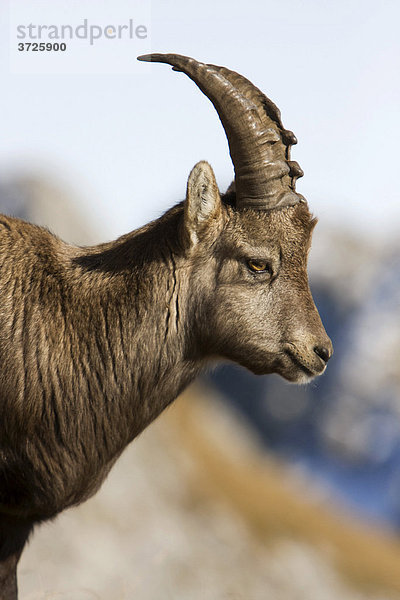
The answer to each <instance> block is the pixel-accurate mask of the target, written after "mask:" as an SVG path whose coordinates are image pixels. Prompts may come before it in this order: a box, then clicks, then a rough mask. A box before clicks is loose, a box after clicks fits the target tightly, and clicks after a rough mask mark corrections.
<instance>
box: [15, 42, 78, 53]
mask: <svg viewBox="0 0 400 600" xmlns="http://www.w3.org/2000/svg"><path fill="white" fill-rule="evenodd" d="M66 49H67V45H66V44H65V43H64V42H61V44H59V43H58V42H54V43H52V42H47V43H44V42H40V43H37V42H25V43H22V42H21V43H20V44H18V50H19V51H20V52H24V51H25V52H51V51H54V52H59V51H61V52H65V50H66Z"/></svg>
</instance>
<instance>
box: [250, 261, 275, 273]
mask: <svg viewBox="0 0 400 600" xmlns="http://www.w3.org/2000/svg"><path fill="white" fill-rule="evenodd" d="M247 266H248V267H249V269H250V270H251V271H253V272H254V273H270V272H271V267H270V265H269V263H268V262H267V261H266V260H248V261H247Z"/></svg>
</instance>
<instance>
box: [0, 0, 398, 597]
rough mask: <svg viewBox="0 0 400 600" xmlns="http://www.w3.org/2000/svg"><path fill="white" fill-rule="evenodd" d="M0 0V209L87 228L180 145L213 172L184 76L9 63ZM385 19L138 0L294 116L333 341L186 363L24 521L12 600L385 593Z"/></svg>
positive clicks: (137, 207) (163, 179)
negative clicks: (317, 361)
mask: <svg viewBox="0 0 400 600" xmlns="http://www.w3.org/2000/svg"><path fill="white" fill-rule="evenodd" d="M71 2H75V0H71ZM61 4H63V5H65V2H64V3H62V2H60V6H61ZM103 4H104V2H99V6H100V5H103ZM119 4H120V5H123V6H124V9H125V10H126V8H127V7H128V8H129V5H130V2H129V0H119V2H118V1H117V2H116V3H115V6H114V9H113V10H114V11H115V18H116V20H118V6H119ZM131 4H132V10H134V3H133V2H132V3H131ZM5 6H6V5H5V4H4V9H3V10H2V11H1V13H0V15H1V23H0V25H1V28H2V29H1V30H2V32H3V33H4V36H3V37H2V39H3V41H2V42H1V48H2V52H1V56H0V68H1V74H2V80H3V85H2V94H1V102H2V114H3V120H2V136H1V138H0V210H1V211H2V212H5V213H7V214H12V215H16V216H19V217H22V218H26V219H28V220H32V221H35V222H37V223H40V224H43V225H46V226H48V227H50V229H51V230H52V231H54V232H55V233H57V234H58V235H59V236H61V237H63V238H64V239H66V240H68V241H71V242H73V243H77V244H92V243H96V242H100V241H104V240H106V239H112V238H114V237H116V236H118V235H120V234H122V233H125V232H126V231H128V230H131V229H134V228H136V227H138V226H140V225H141V224H143V223H145V222H146V221H148V220H150V219H153V218H157V217H158V216H159V215H160V214H161V213H162V212H163V211H164V210H166V209H168V208H169V207H170V206H172V204H174V203H175V202H176V201H178V200H180V199H182V198H183V197H184V194H185V186H186V179H187V175H188V173H189V171H190V169H191V168H192V166H193V165H194V164H195V163H196V162H197V161H198V160H201V159H207V160H208V161H209V162H210V163H211V164H212V166H213V167H214V170H215V172H216V175H217V179H218V181H219V184H220V188H221V190H225V188H226V187H227V186H228V185H229V183H230V181H231V179H232V175H233V171H232V167H231V163H230V159H229V153H228V148H227V143H226V140H225V136H224V133H223V129H222V127H221V125H220V122H219V120H218V117H217V115H216V113H215V111H214V109H213V107H212V105H211V103H210V102H209V101H208V100H207V99H205V98H204V96H202V94H201V93H200V92H199V90H198V89H197V88H196V87H195V86H194V84H193V83H192V82H191V81H190V80H188V79H187V78H185V77H184V76H182V75H180V74H177V73H173V72H171V70H170V69H169V68H168V67H167V66H165V65H151V69H150V70H148V69H146V72H144V73H143V74H142V73H141V72H140V71H139V72H135V73H133V74H129V75H128V74H127V75H124V74H118V75H115V74H113V73H108V74H103V75H101V74H97V75H94V74H88V75H82V74H80V75H78V74H76V75H74V74H69V75H67V76H66V75H63V76H61V75H56V74H55V75H45V74H43V75H37V74H29V73H28V74H25V75H17V74H15V73H11V72H10V69H9V66H8V63H7V51H6V47H5V44H6V42H5V41H4V40H6V39H8V36H7V23H8V21H7V19H8V15H7V10H5ZM399 17H400V8H399V5H398V3H397V2H395V1H394V0H393V1H385V2H381V3H377V2H369V1H364V2H361V1H355V0H350V1H346V2H345V1H344V0H339V1H337V2H335V3H328V2H321V1H317V0H304V1H302V2H300V1H299V0H297V1H295V0H288V1H287V2H284V3H282V2H279V1H278V0H265V1H263V2H261V0H260V1H255V0H249V1H248V2H246V3H245V4H243V3H232V2H227V1H226V0H223V1H221V2H219V3H218V4H217V3H215V2H211V0H203V2H202V3H201V5H200V4H198V3H191V2H188V1H186V2H185V3H184V2H183V1H181V0H177V1H174V3H171V2H165V1H164V2H163V1H162V0H153V2H152V3H151V21H150V24H149V33H150V36H151V39H150V41H151V48H152V50H154V51H157V52H178V53H181V54H187V55H189V56H194V57H195V58H197V59H199V60H203V61H205V62H212V63H216V64H222V65H225V66H228V67H230V68H232V69H234V70H237V71H239V72H240V73H242V74H244V75H245V76H247V77H248V78H249V79H251V80H252V81H253V82H254V83H255V84H256V85H257V86H258V87H260V88H261V89H262V90H263V91H264V92H265V93H267V95H269V96H270V97H271V99H273V100H274V101H275V102H276V103H277V105H278V106H279V107H280V109H281V111H282V117H283V122H284V124H285V126H286V127H288V128H289V129H293V130H294V132H295V133H296V135H297V137H298V139H299V145H298V146H297V147H296V148H294V152H293V156H294V159H295V160H297V161H298V162H299V163H300V165H301V166H302V168H303V170H304V171H305V177H304V179H302V180H300V181H299V182H298V185H297V189H298V190H299V192H300V193H302V194H304V195H305V196H306V198H307V199H308V201H309V204H310V207H311V209H312V211H313V212H314V214H315V215H316V216H318V217H319V224H318V226H317V228H316V230H315V234H314V241H313V247H312V251H311V255H310V269H309V270H310V279H311V287H312V291H313V294H314V298H315V300H316V304H317V306H318V308H319V310H320V313H321V316H322V320H323V322H324V324H325V326H326V329H327V331H328V333H329V335H330V336H331V338H332V340H333V343H334V347H335V354H334V356H333V358H332V360H331V361H330V363H329V367H328V369H327V372H326V374H325V375H323V376H322V377H321V378H319V379H318V380H317V381H315V382H313V383H312V384H310V385H308V386H301V387H297V386H293V385H288V384H286V383H285V382H284V381H283V380H282V379H280V378H279V377H276V376H269V377H255V376H252V375H251V374H250V373H248V372H246V371H244V370H243V369H240V368H237V367H234V366H232V365H229V366H221V367H220V368H218V369H217V370H216V371H215V372H213V373H212V374H211V375H208V376H207V377H206V378H203V379H202V380H201V381H198V382H196V384H195V385H194V386H192V387H191V388H190V389H189V390H188V391H187V392H185V393H184V395H183V396H182V397H181V398H180V399H178V400H177V402H176V403H175V404H174V405H173V406H172V407H171V408H170V409H168V411H167V412H166V413H164V414H163V415H162V417H161V418H160V419H158V420H157V422H156V423H154V424H153V425H152V426H151V427H150V428H149V429H148V430H147V431H146V432H144V434H142V435H141V436H140V438H139V439H138V440H136V441H135V442H134V444H132V445H131V447H129V448H128V449H127V451H126V452H125V453H124V455H123V456H122V458H121V459H120V461H119V462H118V463H117V465H116V466H115V467H114V469H113V471H112V472H111V474H110V476H109V478H108V480H107V481H106V483H105V485H104V486H103V488H102V490H101V491H100V493H99V494H97V496H96V497H95V498H93V499H92V500H90V501H88V502H87V503H85V504H84V505H82V506H81V507H79V508H78V509H74V510H70V511H68V512H67V513H65V514H64V515H62V516H61V517H60V518H58V519H57V520H56V521H55V522H54V523H53V524H48V525H45V526H43V527H42V528H41V529H39V530H38V531H37V532H36V534H35V536H34V537H33V540H32V542H31V544H30V545H29V547H28V549H27V550H26V552H25V554H24V556H23V559H22V561H21V566H20V589H21V598H22V600H35V599H37V600H39V599H43V598H46V599H52V598H63V599H69V600H72V599H74V600H80V599H82V600H86V599H89V598H100V599H104V600H114V599H116V600H122V599H127V600H130V599H131V598H140V599H143V600H153V599H154V600H158V599H164V598H165V599H169V598H171V599H172V598H173V599H179V600H181V599H182V600H197V599H199V600H203V599H204V600H219V599H225V598H226V599H228V598H229V599H237V600H258V599H260V600H264V599H274V600H275V599H276V600H297V599H299V600H300V599H301V600H303V599H304V600H305V599H307V600H308V599H309V598H315V599H316V600H319V599H321V600H325V599H326V600H330V599H332V600H333V599H335V600H336V599H337V598H342V599H345V600H347V599H348V600H359V599H360V600H361V599H365V598H366V599H370V600H372V599H373V600H383V599H388V600H389V599H391V598H400V242H399V237H398V229H399V223H400V202H399V191H398V183H397V181H396V179H395V176H396V172H397V170H398V168H397V156H396V150H397V140H398V137H399V133H400V132H399V118H398V106H399V100H400V98H399V95H400V94H399V78H398V72H399V45H400V44H399V37H398V26H397V24H398V20H399ZM94 51H95V50H94ZM132 60H135V57H134V56H132ZM395 109H396V110H395Z"/></svg>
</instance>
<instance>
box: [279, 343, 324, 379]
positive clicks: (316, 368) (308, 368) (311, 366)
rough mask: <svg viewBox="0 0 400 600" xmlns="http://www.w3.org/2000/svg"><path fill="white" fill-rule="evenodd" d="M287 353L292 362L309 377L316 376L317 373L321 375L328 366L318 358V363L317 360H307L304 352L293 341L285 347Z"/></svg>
mask: <svg viewBox="0 0 400 600" xmlns="http://www.w3.org/2000/svg"><path fill="white" fill-rule="evenodd" d="M285 353H286V354H287V356H288V357H289V358H290V360H291V362H292V363H293V364H294V365H295V366H296V367H297V368H298V369H299V370H300V371H301V372H302V373H303V374H305V375H306V376H307V378H310V379H311V378H313V377H316V376H317V375H321V374H322V373H323V372H324V371H325V368H326V363H323V361H322V360H318V364H317V361H313V362H311V361H309V360H307V358H306V357H305V356H304V354H303V353H301V352H300V351H299V350H298V348H297V347H296V346H295V345H294V344H292V343H290V342H289V343H288V344H287V346H286V348H285Z"/></svg>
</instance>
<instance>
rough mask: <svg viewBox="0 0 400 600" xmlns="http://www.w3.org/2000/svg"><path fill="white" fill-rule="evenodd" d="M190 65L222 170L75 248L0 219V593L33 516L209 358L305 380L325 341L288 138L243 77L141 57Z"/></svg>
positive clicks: (83, 482) (90, 480)
mask: <svg viewBox="0 0 400 600" xmlns="http://www.w3.org/2000/svg"><path fill="white" fill-rule="evenodd" d="M141 59H142V60H152V61H160V62H167V63H170V64H171V65H173V66H174V68H175V70H178V71H183V72H184V73H186V74H187V75H189V77H191V78H192V79H193V80H194V81H195V82H196V83H197V85H198V86H199V87H200V89H201V90H202V91H203V92H204V93H205V94H206V95H207V96H208V97H209V98H210V99H211V101H212V102H213V104H214V106H215V107H216V109H217V111H218V114H219V116H220V118H221V121H222V124H223V126H224V128H225V131H226V133H227V137H228V141H229V148H230V152H231V156H232V160H233V163H234V167H235V181H234V183H233V184H232V185H231V187H230V189H229V190H228V192H227V193H226V194H224V195H223V196H222V197H221V196H220V193H219V191H218V186H217V184H216V181H215V177H214V173H213V171H212V169H211V167H210V165H209V164H208V163H206V162H200V163H198V164H197V165H196V166H195V167H194V169H193V170H192V172H191V174H190V176H189V180H188V184H187V194H186V200H185V201H184V202H182V203H180V204H178V205H177V206H175V207H174V208H172V209H171V210H169V211H168V212H167V213H166V214H165V215H163V216H162V217H161V218H160V219H157V220H156V221H154V222H152V223H149V224H148V225H146V226H145V227H143V228H142V229H139V230H137V231H133V232H131V233H128V234H127V235H125V236H122V237H121V238H119V239H117V240H115V241H113V242H110V243H106V244H100V245H98V246H93V247H90V248H78V247H73V246H69V245H68V244H65V243H64V242H62V241H61V240H59V239H58V238H56V237H55V236H53V235H52V234H51V233H50V232H49V231H47V230H45V229H42V228H40V227H37V226H34V225H31V224H29V223H25V222H23V221H20V220H18V219H12V218H8V217H2V218H1V219H0V364H1V371H0V597H1V599H2V600H15V598H16V597H17V587H16V575H15V573H16V571H15V569H16V565H17V562H18V559H19V556H20V554H21V552H22V549H23V547H24V544H25V542H26V540H27V538H28V536H29V534H30V532H31V531H32V528H33V527H34V525H35V524H36V523H40V522H41V521H45V520H46V519H49V518H52V517H54V516H55V515H56V514H57V513H59V512H60V511H62V510H63V509H65V508H67V507H68V506H72V505H74V504H78V503H79V502H82V501H83V500H85V499H86V498H88V497H89V496H90V495H92V494H93V493H95V491H96V490H97V489H98V487H99V486H100V485H101V483H102V481H103V480H104V478H105V477H106V475H107V473H108V472H109V470H110V468H111V466H112V464H113V463H114V462H115V460H116V459H117V457H118V456H119V455H120V453H121V452H122V451H123V449H124V448H125V446H126V445H127V444H128V443H129V442H131V441H132V440H133V439H134V437H135V436H136V435H138V434H139V433H140V432H141V431H142V430H143V429H144V428H145V427H147V425H148V424H149V423H151V421H153V420H154V419H155V418H156V417H157V416H158V415H159V414H160V412H162V410H163V409H164V408H165V407H166V406H168V404H170V403H171V402H172V401H173V400H174V399H175V398H176V396H177V395H178V394H179V392H180V391H181V390H182V389H183V388H184V387H185V386H187V385H188V384H189V383H190V382H191V381H192V380H193V378H194V377H195V376H196V375H197V374H198V373H199V372H200V371H201V369H202V368H203V367H204V365H205V364H206V363H207V362H208V361H210V360H212V359H214V358H215V357H220V358H225V359H230V360H233V361H236V362H238V363H240V364H241V365H244V366H245V367H247V368H248V369H250V370H251V371H253V372H254V373H259V374H265V373H279V374H280V375H282V376H283V377H285V378H286V379H287V380H289V381H293V382H304V381H308V380H310V379H311V378H312V377H314V376H315V375H318V374H320V373H322V372H323V370H324V369H325V366H326V362H327V361H328V359H329V357H330V356H331V354H332V345H331V342H330V340H329V338H328V337H327V335H326V333H325V330H324V328H323V326H322V324H321V321H320V318H319V315H318V312H317V309H316V308H315V305H314V302H313V299H312V297H311V293H310V289H309V286H308V279H307V255H308V251H309V248H310V243H311V233H312V229H313V227H314V225H315V220H314V219H313V218H312V216H311V215H310V213H309V210H308V207H307V203H306V201H305V200H304V198H303V197H302V196H300V195H299V194H298V193H297V192H296V190H295V180H296V178H297V177H299V176H300V175H301V174H302V172H301V169H300V167H299V166H298V165H297V163H295V162H293V161H291V160H290V147H291V145H292V144H294V143H295V141H296V138H295V137H294V135H293V134H292V133H291V132H290V131H287V130H285V129H284V127H283V125H282V122H281V119H280V114H279V111H278V109H277V108H276V106H275V105H274V104H273V103H272V102H271V101H270V100H269V99H268V98H266V96H264V95H263V94H262V93H261V92H260V90H258V89H257V88H255V87H254V86H253V85H252V84H251V83H250V82H249V81H247V79H245V78H244V77H242V76H241V75H238V74H237V73H234V72H232V71H229V70H228V69H225V68H223V67H216V66H213V65H205V64H202V63H199V62H197V61H195V60H193V59H191V58H186V57H183V56H178V55H174V54H168V55H159V54H155V55H149V56H145V57H141Z"/></svg>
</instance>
